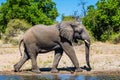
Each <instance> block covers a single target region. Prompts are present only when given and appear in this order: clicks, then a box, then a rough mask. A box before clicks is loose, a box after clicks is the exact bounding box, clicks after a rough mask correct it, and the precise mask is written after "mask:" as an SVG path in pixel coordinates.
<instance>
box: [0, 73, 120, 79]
mask: <svg viewBox="0 0 120 80" xmlns="http://www.w3.org/2000/svg"><path fill="white" fill-rule="evenodd" d="M0 80H120V76H119V75H117V76H115V75H112V76H107V75H96V76H90V75H72V74H59V75H35V76H17V75H15V76H14V75H0Z"/></svg>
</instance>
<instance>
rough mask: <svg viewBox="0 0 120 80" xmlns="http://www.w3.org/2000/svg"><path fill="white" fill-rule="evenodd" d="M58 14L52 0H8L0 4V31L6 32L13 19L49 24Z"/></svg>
mask: <svg viewBox="0 0 120 80" xmlns="http://www.w3.org/2000/svg"><path fill="white" fill-rule="evenodd" d="M57 16H58V12H57V9H56V4H55V3H54V2H52V0H7V1H6V3H3V4H2V5H1V6H0V32H5V30H6V28H7V24H8V22H9V21H10V20H11V19H25V20H26V21H27V22H28V23H30V24H31V25H35V24H40V23H41V24H46V25H49V24H53V23H54V21H55V18H56V17H57Z"/></svg>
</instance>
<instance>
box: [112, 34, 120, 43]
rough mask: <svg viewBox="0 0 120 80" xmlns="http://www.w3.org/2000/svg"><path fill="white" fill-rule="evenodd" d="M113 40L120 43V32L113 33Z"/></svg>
mask: <svg viewBox="0 0 120 80" xmlns="http://www.w3.org/2000/svg"><path fill="white" fill-rule="evenodd" d="M111 40H112V43H114V44H117V43H120V33H118V34H114V35H112V36H111Z"/></svg>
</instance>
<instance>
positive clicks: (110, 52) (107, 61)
mask: <svg viewBox="0 0 120 80" xmlns="http://www.w3.org/2000/svg"><path fill="white" fill-rule="evenodd" d="M74 49H75V52H76V55H77V58H78V60H79V64H80V67H83V66H86V61H85V50H84V44H82V45H80V46H74ZM53 57H54V52H49V53H46V54H39V55H38V58H37V63H38V66H39V67H40V70H41V71H42V72H41V73H40V74H51V73H50V69H51V66H52V62H53ZM20 59H21V56H20V53H19V50H18V48H17V47H11V46H3V45H0V74H7V75H11V74H13V75H14V74H15V75H33V74H35V75H38V74H36V73H33V72H31V71H30V69H31V61H30V60H28V61H27V62H26V63H25V64H24V65H23V67H22V68H21V72H16V73H15V72H14V71H13V65H14V64H15V63H17V62H18V61H19V60H20ZM90 63H91V67H92V70H91V71H89V72H88V71H86V70H84V71H83V72H79V73H76V72H75V73H73V71H72V70H74V68H73V67H74V66H73V64H72V62H71V61H70V59H69V58H68V57H67V56H66V54H63V57H62V59H61V61H60V63H59V65H58V69H59V70H60V72H59V74H71V73H72V74H93V75H94V74H110V75H112V74H113V75H114V74H115V75H120V44H117V45H115V44H110V43H101V42H94V43H92V45H91V49H90Z"/></svg>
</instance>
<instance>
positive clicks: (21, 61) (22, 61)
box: [14, 49, 30, 72]
mask: <svg viewBox="0 0 120 80" xmlns="http://www.w3.org/2000/svg"><path fill="white" fill-rule="evenodd" d="M28 59H30V57H29V55H28V52H27V51H26V49H25V50H24V56H23V58H22V59H21V60H20V61H19V62H18V63H16V64H15V65H14V71H15V72H18V71H19V70H20V68H21V67H22V65H23V64H24V63H25V62H26V61H27V60H28Z"/></svg>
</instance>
